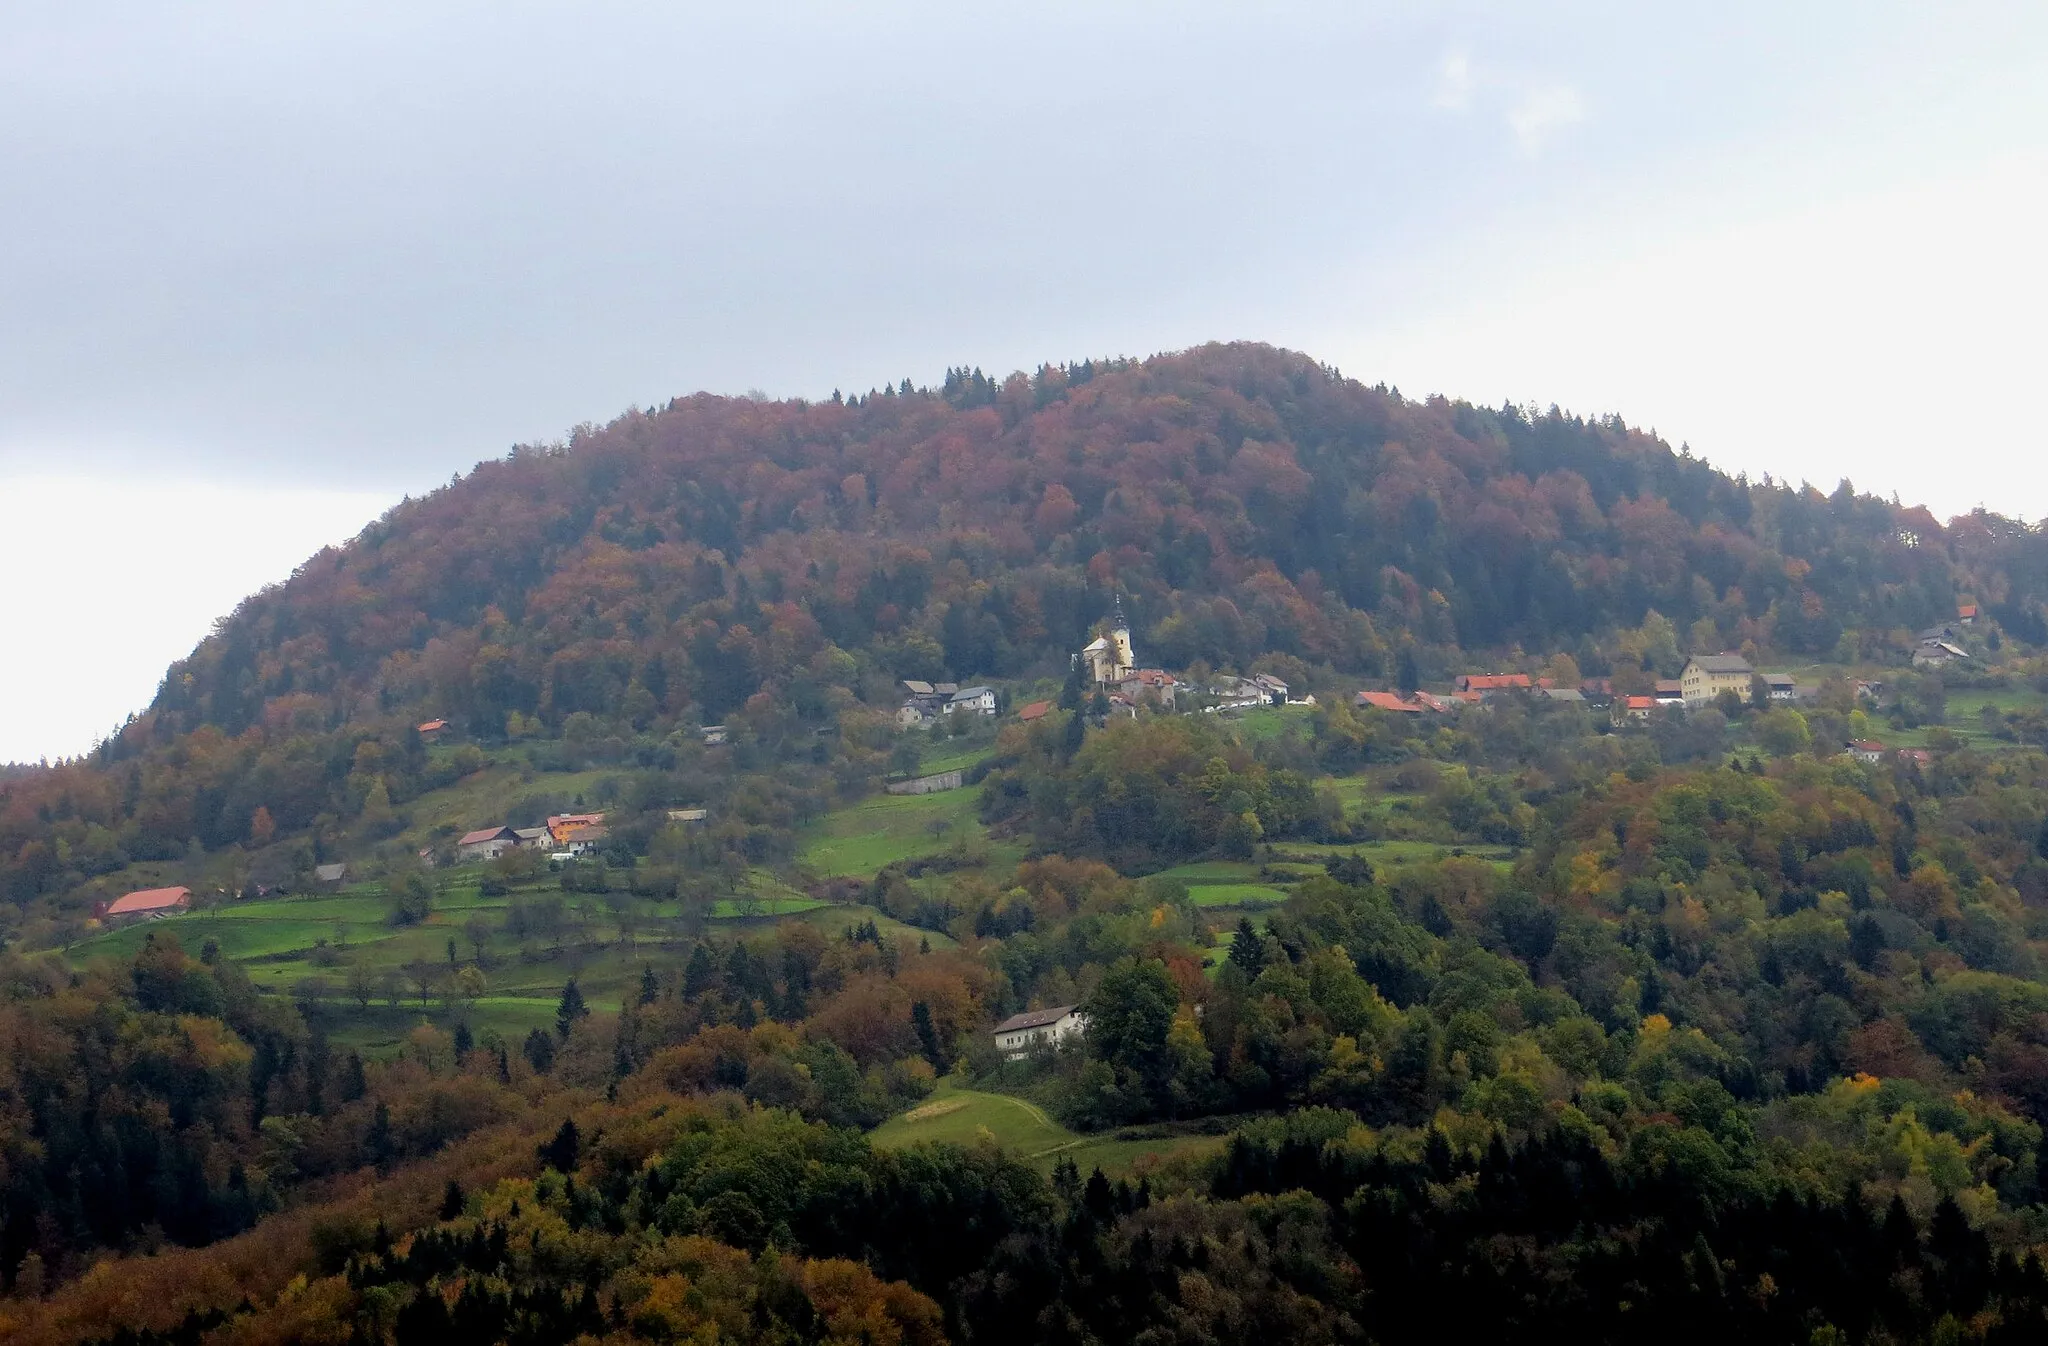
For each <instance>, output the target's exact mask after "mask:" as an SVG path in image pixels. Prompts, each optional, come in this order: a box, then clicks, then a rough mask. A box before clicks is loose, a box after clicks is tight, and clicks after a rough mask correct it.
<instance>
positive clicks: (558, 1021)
mask: <svg viewBox="0 0 2048 1346" xmlns="http://www.w3.org/2000/svg"><path fill="white" fill-rule="evenodd" d="M589 1017H590V1006H588V1005H586V1004H584V1003H583V992H582V991H581V990H580V989H578V988H577V985H576V979H575V978H574V977H571V978H569V984H568V985H567V986H564V987H563V988H562V1002H561V1004H559V1005H557V1006H556V1007H555V1031H556V1032H557V1033H560V1034H561V1035H562V1040H563V1041H564V1042H566V1041H568V1040H569V1033H570V1030H572V1029H574V1028H575V1027H576V1021H577V1020H578V1019H587V1018H589Z"/></svg>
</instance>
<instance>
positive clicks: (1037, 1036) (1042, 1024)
mask: <svg viewBox="0 0 2048 1346" xmlns="http://www.w3.org/2000/svg"><path fill="white" fill-rule="evenodd" d="M1087 1031H1088V1016H1087V1015H1085V1014H1083V1013H1081V1011H1080V1010H1079V1009H1078V1008H1077V1007H1075V1006H1073V1005H1059V1006H1056V1007H1054V1008H1052V1009H1042V1010H1027V1011H1025V1012H1024V1013H1023V1014H1012V1015H1011V1016H1010V1017H1009V1018H1007V1019H1005V1020H1003V1021H1002V1022H1001V1023H999V1024H997V1025H996V1029H995V1034H996V1050H997V1051H999V1052H1001V1053H1002V1054H1003V1055H1004V1056H1006V1057H1008V1058H1010V1059H1012V1060H1014V1059H1016V1058H1017V1057H1020V1056H1028V1055H1029V1054H1030V1053H1031V1051H1032V1049H1033V1048H1035V1047H1039V1046H1046V1047H1057V1046H1059V1044H1060V1043H1062V1042H1065V1041H1066V1040H1067V1039H1068V1038H1073V1037H1079V1036H1080V1035H1081V1034H1083V1033H1085V1032H1087Z"/></svg>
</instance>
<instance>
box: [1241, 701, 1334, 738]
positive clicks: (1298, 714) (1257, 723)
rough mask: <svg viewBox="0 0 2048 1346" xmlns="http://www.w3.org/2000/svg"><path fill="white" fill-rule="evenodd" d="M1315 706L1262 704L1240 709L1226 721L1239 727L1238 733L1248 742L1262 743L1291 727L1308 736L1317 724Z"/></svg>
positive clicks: (1278, 735)
mask: <svg viewBox="0 0 2048 1346" xmlns="http://www.w3.org/2000/svg"><path fill="white" fill-rule="evenodd" d="M1315 714H1316V708H1315V707H1314V706H1260V707H1257V708H1255V709H1252V710H1246V711H1240V712H1239V713H1237V714H1236V715H1233V716H1231V717H1230V718H1229V719H1228V720H1227V721H1226V723H1228V724H1232V725H1235V726H1236V727H1237V732H1238V735H1239V736H1240V737H1241V738H1243V739H1244V740H1245V741H1246V742H1247V743H1261V742H1264V741H1265V740H1267V739H1273V738H1278V737H1280V736H1281V735H1282V734H1284V733H1286V732H1287V731H1288V730H1289V729H1293V730H1294V731H1295V732H1297V733H1299V734H1301V735H1302V736H1303V737H1306V736H1307V735H1308V734H1309V733H1310V732H1311V730H1312V729H1313V728H1314V724H1315Z"/></svg>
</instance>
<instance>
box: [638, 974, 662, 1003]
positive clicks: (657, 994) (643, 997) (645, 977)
mask: <svg viewBox="0 0 2048 1346" xmlns="http://www.w3.org/2000/svg"><path fill="white" fill-rule="evenodd" d="M660 998H661V983H660V982H659V981H657V980H656V979H655V976H654V969H653V968H652V967H643V968H641V969H640V1003H641V1004H643V1005H652V1004H653V1003H654V1002H655V1001H657V1000H659V999H660Z"/></svg>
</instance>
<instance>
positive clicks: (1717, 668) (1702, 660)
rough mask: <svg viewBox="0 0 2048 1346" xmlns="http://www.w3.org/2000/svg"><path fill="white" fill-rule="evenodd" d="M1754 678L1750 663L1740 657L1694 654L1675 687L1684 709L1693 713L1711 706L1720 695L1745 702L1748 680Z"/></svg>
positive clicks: (1754, 673) (1736, 655) (1734, 655)
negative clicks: (1734, 696)
mask: <svg viewBox="0 0 2048 1346" xmlns="http://www.w3.org/2000/svg"><path fill="white" fill-rule="evenodd" d="M1755 676H1756V670H1755V669H1753V668H1751V667H1750V666H1749V660H1747V659H1745V658H1743V657H1742V656H1741V655H1739V654H1695V655H1694V656H1693V657H1692V658H1691V659H1690V660H1689V661H1687V663H1686V665H1685V672H1683V673H1681V674H1679V675H1678V685H1679V690H1680V692H1681V693H1682V694H1683V695H1684V697H1685V708H1686V709H1687V710H1694V709H1697V708H1698V707H1700V706H1706V705H1711V704H1712V703H1713V700H1714V698H1715V697H1717V696H1719V695H1721V693H1723V692H1733V693H1735V694H1736V695H1737V696H1739V697H1743V698H1745V699H1747V698H1748V696H1749V680H1750V679H1751V678H1753V677H1755Z"/></svg>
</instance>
